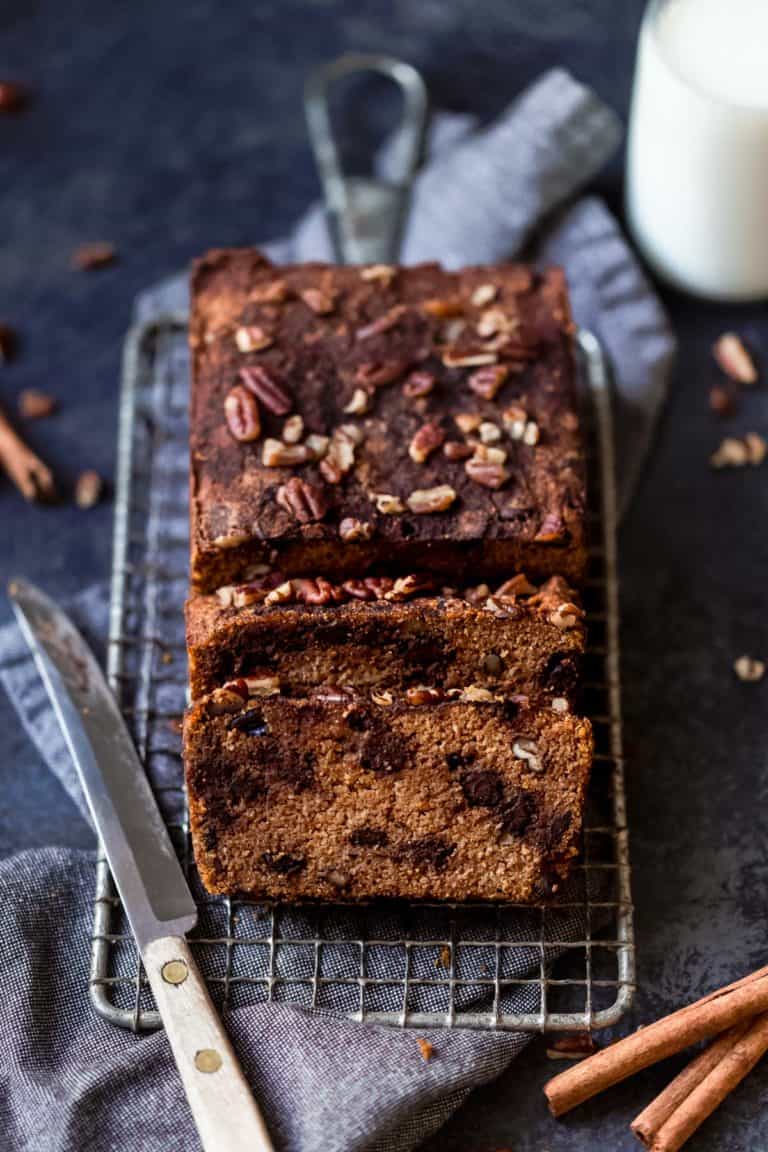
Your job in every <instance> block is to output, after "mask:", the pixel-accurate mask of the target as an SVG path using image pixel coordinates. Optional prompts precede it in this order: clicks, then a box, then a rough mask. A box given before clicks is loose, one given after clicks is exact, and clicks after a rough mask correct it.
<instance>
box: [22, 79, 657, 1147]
mask: <svg viewBox="0 0 768 1152" xmlns="http://www.w3.org/2000/svg"><path fill="white" fill-rule="evenodd" d="M618 138H619V129H618V125H617V122H616V119H615V117H614V116H613V114H612V113H611V112H610V111H609V110H608V109H606V108H605V107H604V106H603V105H601V104H600V103H599V102H598V101H597V99H596V98H595V97H594V95H593V94H592V93H590V92H589V91H588V90H587V89H585V88H584V87H583V86H581V85H579V84H577V83H576V82H575V81H574V80H573V79H572V78H571V77H569V76H568V75H567V74H566V73H564V72H562V71H559V70H557V71H554V72H551V73H548V74H547V75H546V76H544V77H543V78H542V79H541V80H540V81H539V82H538V83H537V84H535V85H533V87H532V88H531V89H530V90H529V91H528V92H527V93H525V94H524V95H523V96H522V97H520V98H519V99H518V100H517V101H516V102H515V103H514V104H513V105H512V106H511V107H510V109H509V110H508V111H507V112H506V113H505V114H504V115H503V116H502V117H500V119H499V120H498V121H497V122H496V124H495V125H492V126H491V127H490V128H488V129H486V130H484V131H482V132H478V131H476V126H475V124H474V122H473V121H472V120H471V118H469V117H452V116H451V117H438V118H437V120H436V122H435V126H434V129H433V132H432V136H431V148H430V156H429V161H428V163H427V165H426V166H425V169H424V171H423V173H422V174H421V176H420V177H419V180H418V182H417V187H416V189H415V196H414V205H413V214H412V218H411V223H410V227H409V230H408V234H407V236H406V241H405V259H406V260H407V261H413V260H421V259H427V258H438V259H440V258H442V259H443V260H444V261H445V262H446V263H449V264H452V265H456V264H460V263H471V262H479V261H489V262H491V261H495V260H498V259H503V258H505V257H507V256H510V255H513V254H514V253H516V252H518V251H520V249H521V247H522V246H523V245H526V244H529V245H530V244H531V242H537V246H538V251H539V252H540V253H541V255H542V257H543V258H544V259H547V260H557V261H558V262H560V263H562V264H563V265H564V266H565V268H566V271H567V272H568V275H569V279H570V281H571V290H572V293H573V296H574V302H575V312H576V317H577V319H578V320H579V322H580V323H582V324H584V325H587V326H589V327H591V328H593V329H594V330H595V331H596V332H597V333H598V335H600V336H601V338H602V339H603V341H604V342H605V344H606V346H607V347H608V348H609V350H610V351H611V353H612V356H613V360H614V365H615V368H616V374H617V387H618V393H619V402H620V407H619V411H620V415H621V417H622V420H623V419H624V418H626V423H625V424H622V426H621V427H620V429H619V435H620V437H622V438H623V443H625V444H626V445H627V446H628V447H631V448H632V449H633V451H632V454H631V456H630V457H624V456H622V457H620V458H621V459H622V475H621V477H620V480H621V482H622V492H623V493H624V494H625V495H626V494H627V493H628V492H629V490H630V486H631V482H632V481H633V480H634V478H635V476H636V474H637V470H638V466H639V462H640V461H641V460H642V456H643V454H644V451H645V448H646V445H647V441H648V437H649V435H650V430H651V428H652V424H653V417H654V414H655V412H656V409H657V408H658V406H659V403H660V401H661V400H662V398H663V394H664V378H665V373H666V370H667V366H668V364H669V360H670V357H671V354H672V338H671V336H670V333H669V330H668V328H667V326H666V323H665V320H664V317H663V314H662V313H661V310H660V307H659V305H658V302H657V301H656V300H655V298H654V297H653V295H652V294H651V292H650V290H649V288H648V286H647V284H646V282H645V280H644V279H643V276H642V274H641V272H640V271H639V269H638V266H637V264H636V262H635V260H634V259H633V257H632V255H631V253H630V252H629V250H628V248H627V247H626V244H625V243H624V241H623V239H622V237H621V234H620V232H619V230H618V228H617V226H616V224H615V222H614V221H613V220H612V218H611V217H610V215H609V213H608V212H607V211H606V209H605V208H604V207H603V205H602V204H601V203H600V202H599V201H596V200H582V201H581V202H579V203H577V204H576V205H575V206H571V207H569V206H568V201H569V200H570V198H571V197H572V196H573V195H574V193H575V192H577V191H578V190H579V189H580V188H581V187H582V186H583V185H584V184H585V183H586V182H587V181H588V180H589V179H590V178H591V177H592V176H593V175H594V174H595V172H596V171H597V170H598V169H599V168H600V167H601V166H602V165H603V163H604V162H605V161H606V160H607V159H608V157H609V156H610V154H611V153H612V151H613V150H614V148H615V147H616V145H617V142H618ZM387 160H388V156H387V151H386V149H385V150H384V152H383V153H382V156H381V157H380V164H381V166H382V167H383V169H384V170H386V164H387ZM544 217H547V218H548V220H547V222H548V224H549V228H548V230H547V231H545V232H544V234H543V238H542V237H540V236H537V235H536V233H537V230H539V229H540V226H541V224H542V221H543V218H544ZM265 247H266V249H267V251H269V252H270V254H271V255H272V256H273V258H275V259H280V260H296V259H306V258H309V257H311V258H322V257H323V256H324V255H327V254H328V248H327V237H326V236H325V233H324V226H323V221H322V213H321V211H320V210H319V209H317V208H315V209H313V210H312V211H310V213H309V214H308V215H307V217H305V219H304V220H303V221H302V222H301V223H300V225H299V226H298V228H297V230H296V232H295V233H294V235H293V237H292V238H290V239H288V240H285V241H281V242H279V243H276V244H273V245H266V246H265ZM185 307H186V286H185V280H184V277H174V278H173V279H171V280H169V281H166V282H164V283H163V284H162V285H159V286H157V287H156V288H155V289H151V290H149V291H148V292H146V293H144V294H143V295H142V297H141V298H140V299H139V301H138V302H137V309H136V314H137V317H138V318H139V319H140V320H146V319H149V318H151V317H153V316H156V315H158V314H159V313H161V312H166V311H179V310H183V309H184V308H185ZM106 597H107V591H106V589H105V588H104V587H98V588H93V589H90V590H88V591H87V592H86V593H84V594H83V595H82V596H81V597H79V599H78V600H77V601H76V602H75V603H74V604H72V605H70V608H71V610H72V612H73V614H74V615H75V617H76V618H77V620H78V622H79V623H80V625H81V627H82V628H83V629H84V631H85V632H86V634H87V635H88V636H89V638H91V639H92V640H93V641H94V643H95V644H98V642H99V641H100V640H103V636H104V633H105V629H106ZM0 679H2V681H3V683H4V684H5V687H6V688H7V690H8V692H9V694H10V697H11V699H12V700H13V702H14V703H15V705H16V707H17V709H18V711H19V715H20V718H21V720H22V723H23V724H24V725H25V727H26V729H27V731H28V732H29V734H30V736H31V737H32V740H33V741H34V743H35V744H36V746H37V749H38V751H39V753H40V754H41V756H42V757H43V759H44V760H45V762H46V763H47V764H48V766H49V767H50V768H51V769H52V770H53V771H55V772H56V773H57V775H58V776H59V778H60V779H61V780H62V782H63V783H64V786H65V787H66V789H67V791H68V792H69V794H70V795H71V796H72V797H73V799H74V800H75V802H76V803H79V804H80V806H81V810H83V802H82V797H81V796H80V793H79V788H78V785H77V781H76V778H75V775H74V771H73V768H72V765H71V763H70V761H69V758H68V756H67V754H66V750H65V748H64V745H63V741H62V738H61V736H60V733H59V731H58V728H57V726H56V724H55V721H54V719H53V717H52V715H51V712H50V709H49V708H48V706H47V702H46V699H45V696H44V693H43V690H42V687H41V685H40V683H39V681H38V680H37V677H36V673H35V671H34V669H33V667H32V665H31V662H30V660H29V658H28V655H27V653H26V652H25V650H24V646H23V642H22V641H21V638H20V636H19V635H18V633H17V632H16V631H15V630H14V629H12V628H7V629H5V630H4V631H3V632H2V633H0ZM92 890H93V857H92V855H90V854H77V853H67V852H63V851H58V850H55V849H51V850H48V851H46V852H43V853H28V854H23V855H22V856H19V857H16V858H14V859H11V860H9V861H6V862H5V863H3V864H2V865H0V932H2V937H3V939H4V940H5V941H6V946H5V949H4V951H3V955H2V957H1V958H0V978H1V979H2V986H3V988H4V991H5V993H6V994H5V995H4V996H3V997H2V998H0V1028H2V1031H3V1034H4V1036H5V1037H6V1056H5V1060H4V1063H3V1068H2V1069H1V1070H0V1131H3V1132H4V1133H7V1134H8V1135H7V1144H8V1146H10V1147H13V1148H30V1149H35V1150H36V1152H38V1150H40V1152H48V1150H50V1152H74V1150H75V1149H78V1150H79V1149H81V1148H83V1147H88V1148H92V1149H94V1150H96V1152H98V1150H99V1149H102V1148H104V1149H106V1148H109V1147H120V1148H122V1149H126V1150H128V1152H132V1150H134V1149H135V1150H136V1152H138V1150H139V1149H140V1150H141V1152H153V1150H154V1149H158V1150H159V1149H161V1148H162V1149H166V1148H168V1147H169V1146H179V1147H187V1148H193V1147H197V1146H198V1145H197V1140H196V1136H195V1134H194V1131H193V1128H192V1122H191V1119H190V1117H189V1114H188V1111H187V1109H186V1107H185V1105H184V1103H183V1101H182V1096H181V1089H180V1087H179V1083H178V1078H177V1077H176V1075H175V1074H174V1071H173V1069H172V1066H171V1061H170V1055H169V1050H168V1046H167V1043H166V1041H165V1038H164V1036H163V1035H162V1034H161V1033H158V1034H155V1035H153V1036H145V1037H134V1036H132V1035H130V1034H128V1033H124V1032H120V1031H118V1030H116V1029H114V1028H113V1027H112V1026H110V1025H108V1024H106V1023H105V1022H104V1021H102V1020H101V1019H100V1018H98V1017H97V1016H96V1015H95V1013H93V1012H92V1011H91V1010H90V1008H89V1006H88V1002H87V991H86V989H87V974H88V937H89V934H90V928H91V916H92V908H91V900H92ZM581 930H582V928H581V925H580V924H579V922H578V919H572V920H569V919H564V920H563V921H562V922H561V923H559V924H558V929H557V932H558V934H557V935H555V936H553V937H552V939H553V941H554V940H556V939H568V938H575V933H579V932H580V931H581ZM513 959H514V963H515V965H516V968H515V971H516V972H517V973H518V974H520V973H524V972H525V970H526V964H527V960H526V957H525V956H524V955H520V956H517V957H514V958H513ZM530 994H531V993H530V990H527V989H526V988H525V987H522V988H521V990H520V992H519V993H515V995H518V996H519V1001H518V1003H517V1005H516V1006H517V1007H518V1009H519V1010H529V1009H530V1004H529V1003H528V1002H527V1000H526V997H527V996H530ZM227 1022H228V1026H229V1027H230V1029H231V1031H232V1034H233V1036H234V1040H235V1044H236V1046H237V1048H238V1051H239V1053H240V1056H241V1058H242V1060H243V1062H244V1064H245V1067H246V1069H247V1071H248V1074H249V1077H250V1079H251V1082H252V1084H253V1085H254V1088H255V1091H256V1092H257V1095H258V1097H259V1099H260V1101H261V1102H262V1105H263V1107H264V1109H265V1112H266V1115H267V1119H268V1122H269V1125H270V1128H271V1131H272V1132H273V1134H274V1137H275V1140H276V1144H277V1147H278V1148H280V1149H290V1150H296V1152H299V1150H301V1152H305V1150H307V1152H308V1150H314V1149H321V1148H322V1149H324V1150H328V1152H353V1150H354V1152H362V1150H363V1149H370V1150H374V1152H375V1150H381V1152H390V1150H391V1152H394V1150H397V1152H404V1150H407V1149H412V1148H414V1147H416V1145H417V1144H418V1143H420V1142H421V1141H422V1140H423V1139H425V1138H426V1137H427V1136H428V1135H430V1134H431V1133H433V1132H434V1131H436V1130H437V1129H438V1128H439V1127H440V1125H441V1124H443V1123H444V1122H445V1120H446V1119H447V1117H448V1116H449V1115H450V1114H451V1113H452V1112H453V1111H454V1110H455V1109H456V1108H457V1107H458V1106H459V1105H460V1104H461V1102H462V1100H463V1099H464V1098H465V1097H466V1095H467V1093H468V1092H469V1091H471V1089H472V1088H474V1087H476V1086H478V1085H480V1084H483V1083H485V1082H487V1081H488V1080H490V1079H492V1078H494V1077H495V1076H497V1075H498V1074H499V1073H500V1072H501V1070H502V1069H503V1068H504V1067H505V1065H506V1064H507V1063H508V1062H509V1061H510V1060H511V1059H512V1058H513V1057H514V1056H515V1055H516V1054H517V1053H518V1052H519V1051H520V1050H521V1049H522V1048H523V1047H524V1046H525V1043H526V1040H527V1037H526V1036H525V1035H522V1034H481V1033H471V1032H466V1031H462V1032H456V1031H454V1032H436V1033H433V1034H432V1035H431V1036H430V1039H431V1040H432V1042H433V1043H434V1045H435V1048H436V1052H437V1055H436V1057H435V1058H434V1059H433V1060H432V1061H431V1062H430V1063H429V1064H427V1065H425V1064H424V1063H423V1062H422V1060H421V1057H420V1055H419V1052H418V1048H417V1046H416V1044H415V1039H414V1036H413V1035H412V1034H411V1033H408V1032H401V1031H397V1030H393V1029H383V1028H374V1027H370V1026H360V1025H355V1024H352V1023H350V1022H348V1021H346V1020H344V1019H341V1018H339V1017H338V1016H333V1015H329V1014H314V1015H312V1014H310V1013H309V1012H306V1011H304V1010H302V1009H299V1008H290V1007H287V1006H284V1005H281V1006H276V1005H256V1006H248V1007H240V1008H236V1009H234V1010H232V1011H231V1012H230V1013H229V1014H228V1017H227ZM422 1034H423V1035H427V1036H429V1034H428V1033H422Z"/></svg>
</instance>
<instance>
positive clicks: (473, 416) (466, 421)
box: [453, 412, 483, 436]
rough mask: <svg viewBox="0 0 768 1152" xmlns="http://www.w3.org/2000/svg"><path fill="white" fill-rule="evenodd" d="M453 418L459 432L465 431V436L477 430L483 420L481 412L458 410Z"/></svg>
mask: <svg viewBox="0 0 768 1152" xmlns="http://www.w3.org/2000/svg"><path fill="white" fill-rule="evenodd" d="M453 420H454V423H455V425H456V427H457V428H458V430H459V432H463V433H464V435H465V436H468V435H469V433H470V432H476V431H477V429H478V428H479V427H480V425H481V424H482V422H483V418H482V416H481V415H480V413H479V412H457V413H456V415H455V416H454V418H453Z"/></svg>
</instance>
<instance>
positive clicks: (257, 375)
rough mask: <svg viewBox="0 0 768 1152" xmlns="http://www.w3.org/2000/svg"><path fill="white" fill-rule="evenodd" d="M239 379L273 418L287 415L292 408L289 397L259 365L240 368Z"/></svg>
mask: <svg viewBox="0 0 768 1152" xmlns="http://www.w3.org/2000/svg"><path fill="white" fill-rule="evenodd" d="M240 379H241V380H242V382H243V384H245V386H246V388H247V389H248V391H249V392H252V393H253V394H254V396H255V397H256V399H257V400H259V401H260V402H261V403H262V404H263V405H264V407H265V408H266V409H267V411H268V412H272V413H273V415H275V416H287V415H288V413H289V412H290V410H291V408H292V407H293V402H292V400H291V397H290V396H289V395H288V393H287V392H286V391H285V389H284V388H283V387H281V385H280V384H278V383H277V381H276V380H275V379H274V378H273V377H272V376H270V374H269V372H267V370H266V368H264V367H263V366H262V365H261V364H253V365H251V366H250V367H248V368H241V369H240Z"/></svg>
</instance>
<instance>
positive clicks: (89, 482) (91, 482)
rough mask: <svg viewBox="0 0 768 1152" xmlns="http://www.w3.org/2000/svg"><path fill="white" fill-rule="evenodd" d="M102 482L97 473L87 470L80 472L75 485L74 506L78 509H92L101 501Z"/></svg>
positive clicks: (90, 469)
mask: <svg viewBox="0 0 768 1152" xmlns="http://www.w3.org/2000/svg"><path fill="white" fill-rule="evenodd" d="M103 490H104V482H103V480H102V479H101V476H99V474H98V472H94V470H93V469H92V468H89V469H88V470H87V471H85V472H81V473H80V475H79V476H78V478H77V482H76V483H75V504H77V506H78V508H93V507H94V506H95V505H96V504H98V502H99V500H100V499H101V494H102V492H103Z"/></svg>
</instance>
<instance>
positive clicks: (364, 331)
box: [355, 304, 407, 340]
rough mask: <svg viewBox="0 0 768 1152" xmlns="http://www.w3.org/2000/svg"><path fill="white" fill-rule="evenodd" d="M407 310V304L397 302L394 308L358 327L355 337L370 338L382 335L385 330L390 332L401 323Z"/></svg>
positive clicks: (360, 338) (359, 338) (357, 338)
mask: <svg viewBox="0 0 768 1152" xmlns="http://www.w3.org/2000/svg"><path fill="white" fill-rule="evenodd" d="M406 312H407V308H406V307H405V304H395V306H394V308H390V309H389V311H388V312H385V313H384V314H383V315H382V316H377V318H376V319H375V320H372V321H371V322H370V324H364V325H363V327H362V328H358V329H357V331H356V332H355V339H356V340H370V339H372V338H373V337H374V336H380V335H381V334H382V333H383V332H389V330H390V329H391V328H394V327H395V325H396V324H399V322H400V320H402V318H403V316H404V315H405V313H406Z"/></svg>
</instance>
